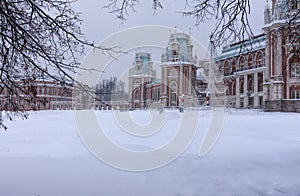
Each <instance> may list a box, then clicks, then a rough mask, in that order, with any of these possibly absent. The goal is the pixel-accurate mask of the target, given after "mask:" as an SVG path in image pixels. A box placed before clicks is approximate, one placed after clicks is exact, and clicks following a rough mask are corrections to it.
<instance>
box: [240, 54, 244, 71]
mask: <svg viewBox="0 0 300 196" xmlns="http://www.w3.org/2000/svg"><path fill="white" fill-rule="evenodd" d="M239 69H240V70H241V71H243V70H244V69H245V58H244V57H243V56H241V57H240V60H239Z"/></svg>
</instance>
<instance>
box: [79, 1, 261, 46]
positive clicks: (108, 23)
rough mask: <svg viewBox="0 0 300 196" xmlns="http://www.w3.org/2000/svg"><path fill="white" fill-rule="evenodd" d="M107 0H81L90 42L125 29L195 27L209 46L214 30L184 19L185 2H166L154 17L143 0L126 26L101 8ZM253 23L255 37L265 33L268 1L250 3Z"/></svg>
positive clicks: (128, 18) (196, 35)
mask: <svg viewBox="0 0 300 196" xmlns="http://www.w3.org/2000/svg"><path fill="white" fill-rule="evenodd" d="M107 2H108V0H78V2H77V3H76V4H75V9H76V10H78V11H80V12H82V18H83V20H84V21H83V26H82V28H83V32H84V33H85V35H86V37H87V38H88V39H91V40H94V41H96V42H98V41H101V40H102V39H104V38H105V37H106V36H109V35H110V34H112V33H115V32H117V31H120V30H122V29H126V28H130V27H134V26H139V25H164V26H170V27H175V26H177V27H178V29H181V30H184V31H186V32H188V31H189V28H192V36H194V37H195V38H196V39H197V40H199V41H200V42H201V43H203V44H204V45H207V43H208V35H209V32H210V30H211V28H212V25H213V23H212V22H206V23H204V24H202V25H200V26H199V27H195V25H194V24H195V20H194V18H192V17H183V16H182V15H181V14H180V13H178V12H180V11H183V9H184V7H185V1H184V0H168V1H166V0H164V1H162V3H163V6H164V8H163V10H158V12H157V13H156V14H155V15H153V10H152V4H151V2H152V1H151V0H141V1H140V4H139V5H138V6H137V7H136V11H137V12H129V16H128V17H127V21H125V22H124V24H123V25H121V24H120V20H118V19H117V18H116V15H115V14H109V13H108V12H109V10H107V9H103V8H102V7H103V6H104V5H105V4H107ZM251 3H252V5H251V14H250V22H251V25H252V27H253V30H254V32H255V33H256V34H259V33H261V32H262V30H261V27H262V25H263V19H264V18H263V12H264V4H265V1H262V0H252V1H251Z"/></svg>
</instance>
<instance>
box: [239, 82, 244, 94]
mask: <svg viewBox="0 0 300 196" xmlns="http://www.w3.org/2000/svg"><path fill="white" fill-rule="evenodd" d="M240 93H244V80H241V81H240Z"/></svg>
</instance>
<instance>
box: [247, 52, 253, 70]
mask: <svg viewBox="0 0 300 196" xmlns="http://www.w3.org/2000/svg"><path fill="white" fill-rule="evenodd" d="M253 65H254V63H253V55H252V54H249V55H248V69H252V68H253Z"/></svg>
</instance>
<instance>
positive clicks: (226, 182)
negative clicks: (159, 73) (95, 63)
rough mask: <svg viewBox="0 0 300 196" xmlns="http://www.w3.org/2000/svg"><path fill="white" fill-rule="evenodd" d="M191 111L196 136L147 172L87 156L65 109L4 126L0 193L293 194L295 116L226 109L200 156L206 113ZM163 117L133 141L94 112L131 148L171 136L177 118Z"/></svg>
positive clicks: (299, 171)
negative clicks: (160, 126) (159, 126)
mask: <svg viewBox="0 0 300 196" xmlns="http://www.w3.org/2000/svg"><path fill="white" fill-rule="evenodd" d="M186 112H188V111H186ZM199 112H200V119H199V123H200V126H199V127H198V134H197V135H196V137H195V139H194V140H193V143H192V144H191V146H190V147H189V148H188V149H187V151H186V152H185V153H184V154H183V155H182V156H180V157H179V158H178V159H176V160H175V161H173V162H171V163H170V164H167V165H166V166H164V167H162V168H159V169H154V170H151V171H147V172H130V171H123V170H119V169H115V168H112V167H110V166H108V165H106V164H104V163H102V162H101V161H99V160H98V159H97V158H95V157H94V156H93V155H92V154H91V153H90V152H89V151H88V150H87V148H86V147H85V145H84V144H83V143H82V141H81V138H80V137H79V136H78V132H77V129H76V126H75V122H74V116H73V112H72V111H43V112H38V113H31V114H30V117H29V119H28V120H20V119H19V120H16V121H15V122H8V121H6V124H7V125H8V127H9V129H8V130H7V131H0V176H1V178H0V195H1V196H2V195H3V196H15V195H16V196H19V195H20V196H37V195H41V196H44V195H45V196H48V195H49V196H52V195H53V196H54V195H55V196H60V195H62V196H66V195H72V196H76V195H78V196H98V195H174V196H175V195H176V196H179V195H296V196H299V195H300V114H295V113H263V112H258V111H256V110H232V111H226V114H225V121H224V126H223V129H222V132H221V135H220V137H219V139H218V141H217V143H216V145H215V147H214V148H213V149H212V151H211V152H210V153H209V154H207V155H206V156H205V157H202V158H201V157H199V156H198V155H197V150H198V149H199V145H200V144H201V140H202V139H203V135H204V132H205V130H206V129H207V127H208V124H209V121H210V114H211V111H199ZM131 115H132V117H133V118H134V119H135V120H136V121H137V122H138V123H146V122H147V121H148V120H149V118H151V117H150V116H149V113H148V112H145V111H132V112H131ZM166 116H167V118H166V127H165V128H164V129H165V130H163V131H162V132H159V133H157V134H155V135H153V136H151V137H149V138H137V137H134V136H130V135H128V134H126V133H124V132H121V131H120V129H119V127H118V126H116V122H115V120H114V118H113V114H112V113H111V112H110V111H103V112H98V113H97V117H98V119H101V121H102V125H101V126H103V128H104V129H105V131H106V134H107V135H108V136H109V137H110V138H111V139H112V140H114V142H116V143H118V144H119V145H121V146H123V147H124V148H128V149H132V150H137V151H143V150H148V149H153V148H156V147H157V146H160V145H163V144H164V143H165V142H166V141H168V140H169V139H170V138H172V135H173V134H174V133H172V130H173V128H172V126H175V125H176V124H177V123H178V122H179V121H178V119H179V117H180V113H178V112H177V111H167V112H166ZM108 153H109V152H108Z"/></svg>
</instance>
